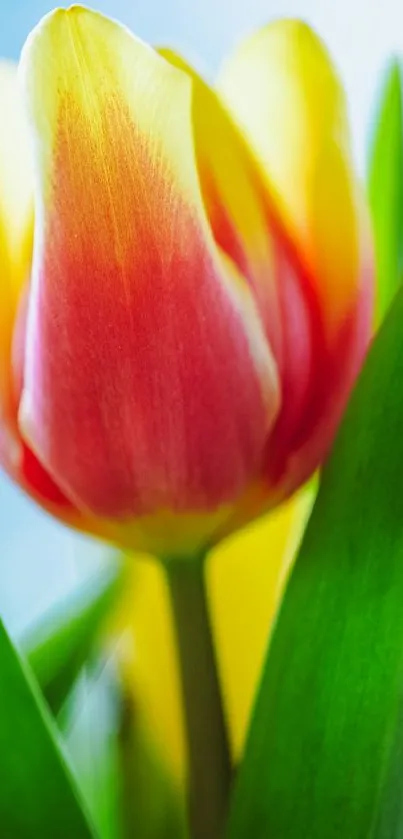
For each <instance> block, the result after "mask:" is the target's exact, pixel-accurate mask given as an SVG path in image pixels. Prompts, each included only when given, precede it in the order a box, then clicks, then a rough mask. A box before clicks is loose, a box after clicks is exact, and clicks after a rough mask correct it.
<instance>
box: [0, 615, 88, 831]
mask: <svg viewBox="0 0 403 839" xmlns="http://www.w3.org/2000/svg"><path fill="white" fill-rule="evenodd" d="M0 674H1V679H0V778H1V783H0V833H1V836H4V839H38V837H40V839H56V837H57V839H72V837H74V839H94V834H93V832H92V830H91V828H90V825H89V822H88V820H87V817H86V815H85V814H84V811H83V808H82V805H81V803H80V800H79V798H78V795H77V792H76V788H75V784H74V782H73V780H72V777H71V776H70V773H69V770H68V768H67V764H66V763H65V761H64V759H63V756H62V753H61V751H60V747H59V744H58V737H57V733H56V730H55V727H54V724H53V722H52V720H51V718H50V715H49V713H48V711H47V709H46V707H45V706H44V703H43V702H42V699H41V697H40V695H39V692H38V690H37V686H36V684H35V681H34V679H33V678H32V676H31V674H30V672H29V670H28V669H27V668H26V667H25V665H24V663H23V662H22V660H21V659H20V658H19V656H18V654H17V653H16V651H15V649H14V648H13V646H12V644H11V641H10V639H9V637H8V636H7V633H6V631H5V629H4V627H3V625H2V624H1V623H0Z"/></svg>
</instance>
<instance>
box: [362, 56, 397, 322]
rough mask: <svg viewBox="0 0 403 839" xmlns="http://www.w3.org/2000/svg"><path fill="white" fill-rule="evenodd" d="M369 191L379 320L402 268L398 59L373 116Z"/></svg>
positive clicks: (392, 64) (390, 71)
mask: <svg viewBox="0 0 403 839" xmlns="http://www.w3.org/2000/svg"><path fill="white" fill-rule="evenodd" d="M368 193H369V200H370V208H371V214H372V223H373V232H374V243H375V263H376V275H377V319H378V322H380V321H381V320H382V318H383V316H384V314H385V312H386V311H387V309H388V307H389V305H390V302H391V300H392V299H393V297H394V295H395V293H396V291H397V288H398V286H399V284H400V282H401V279H402V269H403V113H402V70H401V66H400V62H399V61H398V60H397V59H396V60H394V61H392V62H391V64H390V67H389V69H388V71H387V74H386V77H385V81H384V84H383V86H382V90H381V95H380V97H379V102H378V103H377V108H376V113H375V115H374V127H373V134H372V142H371V148H370V154H369V167H368Z"/></svg>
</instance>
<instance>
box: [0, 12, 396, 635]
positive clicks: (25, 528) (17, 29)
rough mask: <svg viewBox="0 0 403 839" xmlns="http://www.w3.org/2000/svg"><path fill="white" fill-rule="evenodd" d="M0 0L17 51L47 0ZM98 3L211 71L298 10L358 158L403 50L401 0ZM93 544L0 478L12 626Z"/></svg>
mask: <svg viewBox="0 0 403 839" xmlns="http://www.w3.org/2000/svg"><path fill="white" fill-rule="evenodd" d="M0 5H1V10H0V55H3V56H6V57H9V58H14V59H17V58H18V55H19V52H20V49H21V47H22V45H23V42H24V40H25V37H26V36H27V34H28V32H29V30H30V29H31V28H32V26H34V25H35V23H36V22H37V21H38V19H39V18H40V17H41V15H43V14H44V13H46V12H47V11H49V10H50V9H51V8H53V5H54V4H52V3H51V2H46V1H45V0H41V2H39V0H36V2H30V0H12V2H5V0H3V2H2V3H1V4H0ZM61 5H65V4H61ZM96 6H97V8H99V9H100V10H102V11H104V12H107V13H109V14H112V15H113V16H114V17H118V18H120V19H121V20H122V21H123V22H125V23H126V24H127V25H129V26H130V27H131V28H132V29H133V30H134V31H135V32H136V34H138V35H139V36H141V37H142V38H144V39H145V40H149V41H151V42H153V43H166V44H168V43H169V44H171V45H174V46H176V47H179V48H180V49H182V51H184V52H185V53H186V54H187V56H188V57H190V58H192V59H193V60H194V61H195V62H196V63H197V64H198V65H199V67H200V68H201V69H204V71H205V72H206V73H207V74H210V75H213V74H214V72H215V70H216V68H217V67H218V65H219V63H220V61H221V59H222V57H223V56H224V55H225V53H226V51H227V50H228V49H230V47H231V45H232V44H233V43H234V42H235V41H236V40H237V39H239V38H240V37H241V36H242V34H243V33H244V32H246V31H247V30H249V29H252V28H253V27H255V26H257V25H259V24H261V23H263V22H264V21H266V20H268V19H270V18H272V17H277V16H298V17H303V18H305V19H306V20H308V21H309V22H310V23H311V24H313V25H314V26H315V27H316V28H317V29H318V31H319V32H320V34H321V35H322V36H323V37H324V38H325V39H326V41H327V43H328V45H329V47H330V49H331V51H332V53H333V55H334V58H335V59H336V62H337V63H338V65H339V68H340V70H341V73H342V76H343V78H344V81H345V84H346V87H347V90H348V94H349V98H350V104H351V112H352V115H353V120H352V122H353V133H354V142H355V148H356V154H357V158H358V160H359V162H360V165H361V167H363V161H364V150H365V142H366V136H367V124H368V120H369V114H370V107H371V102H372V95H373V92H374V88H375V85H376V79H377V75H378V71H379V69H380V68H381V67H382V65H383V64H384V62H385V60H386V59H387V57H388V55H389V54H390V53H391V52H392V51H401V52H402V53H403V5H402V4H401V2H400V0H338V2H337V3H336V2H335V0H120V1H119V2H112V0H110V2H108V0H104V2H98V3H96ZM98 554H99V549H97V548H96V547H94V546H93V545H91V544H90V543H89V542H88V543H87V542H86V541H85V540H83V539H81V538H79V537H78V536H75V535H73V534H71V533H67V531H65V530H64V529H63V528H62V527H60V526H59V525H57V524H56V523H54V522H51V521H50V520H49V519H48V518H47V517H46V516H45V515H44V514H42V513H41V512H39V511H37V510H36V508H35V507H34V506H33V505H32V504H31V503H30V502H29V501H26V500H25V499H23V498H22V497H21V495H20V493H19V491H18V490H16V489H15V488H14V487H11V486H10V485H9V483H8V482H7V481H6V480H4V479H2V478H0V615H1V616H3V617H4V619H5V620H6V623H7V624H8V626H9V627H10V628H11V629H13V630H17V629H18V628H20V627H21V626H23V625H26V624H27V623H29V622H30V620H31V619H32V618H34V617H35V616H36V615H38V614H39V613H40V612H41V610H42V609H43V608H45V607H46V606H47V605H49V604H50V603H51V602H52V601H53V600H54V599H55V598H57V597H58V596H59V595H60V594H61V593H62V592H63V591H64V590H65V589H66V586H70V585H72V584H74V582H75V580H76V578H77V574H78V573H79V572H80V573H81V572H84V573H89V571H90V570H91V568H92V567H93V563H94V561H96V557H97V555H98ZM78 569H79V570H80V571H78Z"/></svg>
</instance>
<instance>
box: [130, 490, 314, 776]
mask: <svg viewBox="0 0 403 839" xmlns="http://www.w3.org/2000/svg"><path fill="white" fill-rule="evenodd" d="M313 495H314V493H313V490H312V487H311V486H310V487H308V488H305V489H304V490H302V491H301V492H300V493H299V494H298V495H296V496H294V498H293V499H292V500H291V501H289V502H288V503H287V504H284V505H283V506H282V507H280V508H278V509H277V510H275V511H274V512H273V513H272V514H271V515H267V516H265V517H264V518H262V519H261V520H259V521H257V522H255V523H254V524H252V525H250V526H249V527H248V528H246V529H245V530H244V531H241V532H240V533H238V534H236V535H234V536H232V537H231V538H229V539H228V540H226V541H225V542H223V543H222V544H221V545H219V546H218V547H217V548H216V549H215V550H214V552H213V553H212V555H211V557H210V560H209V566H208V569H207V573H208V588H209V596H210V605H211V614H212V623H213V631H214V635H215V640H216V648H217V655H218V663H219V670H220V675H221V680H222V686H223V693H224V704H225V710H226V714H227V719H228V723H229V730H230V739H231V744H232V748H233V753H234V757H235V760H236V759H237V758H238V757H239V755H240V753H241V751H242V747H243V742H244V738H245V734H246V731H247V724H248V719H249V714H250V710H251V705H252V702H253V698H254V694H255V690H256V686H257V683H258V678H259V673H260V669H261V666H262V662H263V657H264V652H265V648H266V644H267V640H268V635H269V632H270V627H271V625H272V621H273V617H274V614H275V610H276V605H277V602H278V598H279V594H280V593H281V591H282V585H283V582H284V579H285V577H286V572H287V570H288V567H289V564H290V562H291V560H292V558H293V555H294V553H295V548H296V546H297V544H298V542H299V539H300V536H301V534H302V531H303V527H304V524H305V521H306V519H307V516H308V513H309V510H310V508H311V504H312V500H313ZM130 563H131V565H130V567H131V569H132V571H131V585H130V586H128V587H127V589H126V591H125V596H124V601H123V602H122V603H121V604H120V606H119V610H118V614H117V615H116V616H115V623H114V632H115V633H120V632H121V631H122V632H123V634H124V637H125V638H126V640H127V643H124V644H123V645H122V648H121V649H122V655H121V662H122V666H123V673H124V679H125V682H126V686H127V687H128V688H129V690H130V691H131V692H132V693H133V696H134V701H135V702H136V703H137V707H138V708H139V711H140V713H142V715H144V717H145V718H146V720H147V723H148V725H149V727H150V729H151V730H152V732H153V734H154V738H155V741H156V743H157V745H158V748H159V751H160V753H161V756H162V758H163V759H164V760H165V762H166V764H167V765H168V766H169V767H170V768H171V769H172V771H173V772H174V774H175V776H176V777H177V779H178V780H179V781H182V780H183V778H184V775H185V772H186V757H185V738H184V731H183V724H182V715H181V702H180V685H179V673H178V667H177V660H176V650H175V643H174V634H173V626H172V620H171V614H170V607H169V600H168V591H167V587H166V583H165V579H164V571H163V569H162V568H161V566H160V565H159V563H157V562H155V561H154V560H153V559H152V557H148V556H147V557H139V558H138V560H137V561H135V562H133V560H132V558H130Z"/></svg>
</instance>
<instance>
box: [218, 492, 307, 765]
mask: <svg viewBox="0 0 403 839" xmlns="http://www.w3.org/2000/svg"><path fill="white" fill-rule="evenodd" d="M312 501H313V492H312V489H311V488H310V487H309V488H305V489H304V490H302V491H301V492H300V493H299V494H298V495H296V496H294V498H293V499H292V500H291V501H289V502H287V503H286V504H284V505H283V506H282V507H279V508H277V509H276V510H275V511H274V512H273V513H271V514H269V515H266V516H264V517H263V518H261V519H259V520H257V521H256V522H254V523H253V524H252V525H250V526H249V527H247V528H246V529H245V530H242V531H240V532H239V533H238V534H236V535H234V536H232V537H231V538H230V539H228V540H227V541H225V542H223V543H222V544H221V545H220V546H219V547H218V548H217V549H216V550H215V552H214V554H213V555H212V557H211V560H210V563H209V566H208V569H209V578H208V579H209V589H210V598H211V609H212V620H213V624H214V628H215V634H216V643H217V653H218V661H219V667H220V671H221V678H222V685H223V690H224V694H225V704H226V710H227V716H228V720H229V728H230V734H231V741H232V745H233V750H234V755H235V758H236V759H239V757H240V755H241V754H242V749H243V744H244V740H245V736H246V734H247V727H248V721H249V716H250V712H251V708H252V703H253V699H254V695H255V691H256V688H257V686H258V681H259V675H260V672H261V668H262V664H263V661H264V654H265V651H266V647H267V642H268V638H269V634H270V630H271V626H272V622H273V618H274V616H275V613H276V607H277V604H278V600H279V596H280V595H281V593H282V590H283V584H284V582H285V579H286V575H287V572H288V569H289V566H290V563H291V562H292V559H293V557H294V555H295V551H296V548H297V546H298V544H299V540H300V538H301V535H302V532H303V528H304V526H305V523H306V519H307V516H308V514H309V511H310V508H311V505H312Z"/></svg>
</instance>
